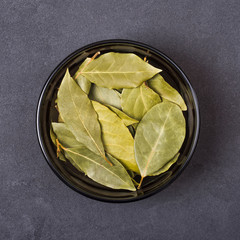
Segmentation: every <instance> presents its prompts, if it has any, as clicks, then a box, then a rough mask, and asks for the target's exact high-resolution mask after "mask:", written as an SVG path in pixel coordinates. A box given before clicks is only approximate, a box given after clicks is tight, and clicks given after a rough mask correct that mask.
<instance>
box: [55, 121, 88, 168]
mask: <svg viewBox="0 0 240 240" xmlns="http://www.w3.org/2000/svg"><path fill="white" fill-rule="evenodd" d="M51 129H52V134H54V136H55V145H57V144H56V139H58V141H59V142H60V144H62V145H64V146H65V147H83V146H84V145H83V144H82V143H80V142H78V141H77V140H76V138H75V136H74V135H73V134H72V132H71V131H70V130H69V129H68V127H67V125H66V124H65V123H54V122H53V123H52V126H51ZM58 157H59V159H60V160H62V161H65V162H66V161H67V160H68V161H69V162H70V163H71V164H72V165H73V166H74V167H75V168H77V169H78V170H79V171H80V172H82V170H81V169H80V168H79V167H78V166H77V165H76V163H75V162H74V161H73V160H72V159H71V158H68V159H67V158H66V157H65V155H64V154H63V153H62V152H59V153H58Z"/></svg>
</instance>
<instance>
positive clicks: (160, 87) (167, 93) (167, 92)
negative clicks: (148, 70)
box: [148, 74, 187, 111]
mask: <svg viewBox="0 0 240 240" xmlns="http://www.w3.org/2000/svg"><path fill="white" fill-rule="evenodd" d="M148 86H149V87H150V88H152V89H153V90H154V91H155V92H156V93H158V94H159V95H160V96H161V97H162V98H165V99H167V100H168V101H170V102H173V103H176V104H177V105H179V106H180V107H181V109H182V110H183V111H187V106H186V104H185V102H184V100H183V98H182V96H181V95H180V94H179V92H178V91H177V90H176V89H174V88H173V87H172V86H171V85H169V84H168V83H167V82H166V81H165V80H164V78H163V77H162V76H161V75H160V74H157V75H156V76H154V77H153V78H152V79H150V80H149V81H148Z"/></svg>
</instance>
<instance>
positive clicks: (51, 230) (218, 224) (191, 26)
mask: <svg viewBox="0 0 240 240" xmlns="http://www.w3.org/2000/svg"><path fill="white" fill-rule="evenodd" d="M239 11H240V3H239V1H238V0H236V1H233V0H229V1H224V0H204V1H192V0H188V1H178V0H175V1H157V0H156V1H151V0H148V1H143V0H141V1H134V0H133V1H121V0H114V1H113V0H112V1H110V0H109V1H107V0H101V1H97V0H91V1H69V0H66V1H53V0H45V1H43V0H42V1H36V0H1V2H0V27H1V30H0V39H1V41H0V60H1V64H0V81H1V82H0V83H1V84H0V149H1V151H0V189H1V193H0V239H3V240H5V239H14V240H28V239H44V240H45V239H57V240H62V239H116V240H117V239H124V240H125V239H165V240H168V239H178V240H181V239H184V240H186V239H194V240H198V239H218V240H219V239H234V240H235V239H236V240H237V239H240V229H239V226H240V217H239V216H240V204H239V199H240V190H239V182H240V174H239V172H240V158H239V156H240V126H239V119H240V107H239V106H240V100H239V99H240V93H239V90H240V80H239V79H240V68H239V65H240V46H239V39H240V24H239V22H240V15H239ZM111 38H127V39H132V40H136V41H142V42H145V43H147V44H150V45H152V46H154V47H156V48H158V49H160V50H162V51H163V52H164V53H166V54H167V55H169V56H170V57H171V58H172V59H174V60H175V61H176V62H177V63H178V64H179V65H180V66H181V67H182V68H183V70H184V71H185V72H186V74H187V75H188V77H189V78H190V80H191V83H192V85H193V87H194V88H195V90H196V92H197V95H198V98H199V103H200V109H201V120H202V126H201V135H200V140H199V144H198V147H197V150H196V152H195V154H194V156H193V158H192V161H191V163H190V164H189V166H188V167H187V168H186V170H185V171H184V173H183V174H182V175H181V176H180V177H179V178H178V179H177V181H175V182H174V183H173V184H172V185H171V186H169V187H168V188H167V189H165V190H164V191H163V192H161V193H158V194H156V195H154V196H152V197H151V198H148V199H145V200H142V201H139V202H133V203H128V204H109V203H102V202H98V201H95V200H92V199H88V198H86V197H84V196H81V195H80V194H77V193H76V192H74V191H72V190H71V189H70V188H68V187H67V186H66V185H65V184H63V183H62V182H61V181H60V180H59V179H58V178H57V177H56V176H55V174H54V173H53V172H52V171H51V169H50V168H49V166H48V165H47V163H46V161H45V160H44V158H43V155H42V153H41V151H40V148H39V145H38V142H37V137H36V131H35V111H36V105H37V101H38V97H39V94H40V91H41V89H42V87H43V84H44V82H45V80H46V79H47V77H48V76H49V74H50V73H51V71H52V70H53V68H55V66H56V65H57V64H58V63H59V62H60V61H61V60H62V59H63V58H65V57H66V56H67V55H68V54H70V53H71V52H73V51H74V50H76V49H77V48H79V47H81V46H84V45H86V44H88V43H91V42H95V41H98V40H104V39H111Z"/></svg>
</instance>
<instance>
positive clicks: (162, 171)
mask: <svg viewBox="0 0 240 240" xmlns="http://www.w3.org/2000/svg"><path fill="white" fill-rule="evenodd" d="M179 155H180V153H177V154H176V155H175V156H174V157H173V158H172V159H171V160H170V161H169V162H168V163H166V164H165V165H164V166H163V167H162V168H160V169H159V170H158V171H156V172H155V173H153V174H151V175H150V176H157V175H160V174H161V173H164V172H166V171H167V170H168V169H169V168H170V167H171V166H172V165H173V164H174V163H175V162H176V161H177V160H178V158H179Z"/></svg>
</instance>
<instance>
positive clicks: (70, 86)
mask: <svg viewBox="0 0 240 240" xmlns="http://www.w3.org/2000/svg"><path fill="white" fill-rule="evenodd" d="M57 97H58V108H59V113H60V115H61V117H62V119H63V121H64V122H65V123H66V124H67V126H68V128H69V130H70V131H71V132H72V133H73V135H74V136H75V137H76V139H77V141H78V142H81V143H82V144H84V145H85V146H87V147H88V148H89V149H90V150H91V151H93V152H95V153H96V154H98V155H100V156H102V157H103V158H105V152H104V147H103V144H102V139H101V129H100V124H99V122H98V119H97V114H96V112H95V110H94V108H93V106H92V103H91V101H90V100H89V98H88V96H87V95H86V93H85V92H84V91H83V90H82V89H81V88H80V87H78V85H77V83H76V82H75V81H74V80H73V79H72V78H71V76H70V74H69V71H68V70H67V71H66V74H65V76H64V78H63V80H62V83H61V85H60V88H59V91H58V94H57Z"/></svg>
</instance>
